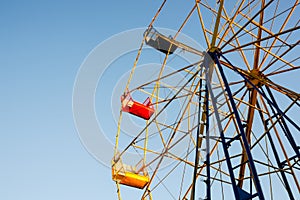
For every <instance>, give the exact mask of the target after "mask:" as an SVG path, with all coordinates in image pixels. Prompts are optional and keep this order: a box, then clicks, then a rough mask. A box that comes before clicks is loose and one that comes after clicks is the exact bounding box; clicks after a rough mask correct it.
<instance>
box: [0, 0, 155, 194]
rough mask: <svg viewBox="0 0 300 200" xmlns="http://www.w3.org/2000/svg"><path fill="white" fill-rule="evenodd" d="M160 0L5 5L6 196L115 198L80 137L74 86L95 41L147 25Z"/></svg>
mask: <svg viewBox="0 0 300 200" xmlns="http://www.w3.org/2000/svg"><path fill="white" fill-rule="evenodd" d="M159 3H160V2H151V1H138V0H135V1H130V2H128V1H99V0H97V1H95V0H90V1H79V0H77V1H70V0H62V1H56V0H54V1H45V0H44V1H34V0H29V1H16V0H11V1H6V0H4V1H1V2H0V26H1V31H0V66H1V67H0V71H1V72H0V77H1V78H0V80H1V85H0V91H1V98H0V104H1V106H0V108H1V115H0V121H1V123H0V124H1V125H0V159H1V161H0V162H1V165H0V199H5V200H17V199H24V200H26V199H30V200H35V199H36V200H40V199H44V200H47V199H49V200H50V199H51V200H53V199H56V200H65V199H73V200H76V199H90V200H92V199H115V198H116V192H115V185H114V183H113V182H112V181H111V175H110V173H111V171H110V169H108V168H106V167H103V166H102V165H101V164H100V163H98V162H97V161H96V160H95V159H94V158H93V157H92V156H91V155H90V154H89V153H88V152H87V151H86V150H85V148H84V147H83V145H82V144H81V142H80V139H79V137H78V135H77V132H76V128H75V125H74V122H73V116H72V91H73V84H74V81H75V78H76V74H77V71H78V70H79V67H80V65H81V63H82V62H83V60H84V58H85V57H86V56H87V55H88V54H89V52H90V51H91V50H92V49H93V48H94V47H95V46H96V45H98V44H99V43H100V42H101V41H103V40H105V39H106V38H108V37H110V36H111V35H113V34H116V33H118V32H121V31H124V30H127V29H131V28H135V27H140V26H145V25H146V24H148V23H149V20H150V19H151V18H152V15H153V13H154V12H155V10H156V9H157V7H158V4H159Z"/></svg>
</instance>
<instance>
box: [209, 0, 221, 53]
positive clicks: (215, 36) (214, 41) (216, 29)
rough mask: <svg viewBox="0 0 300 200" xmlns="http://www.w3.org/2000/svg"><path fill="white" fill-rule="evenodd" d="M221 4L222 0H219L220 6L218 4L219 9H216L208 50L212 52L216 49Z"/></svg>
mask: <svg viewBox="0 0 300 200" xmlns="http://www.w3.org/2000/svg"><path fill="white" fill-rule="evenodd" d="M223 6H224V0H220V6H219V10H218V15H217V18H216V23H215V28H214V34H213V37H212V39H211V44H210V50H209V51H210V52H214V51H215V50H216V40H217V37H218V30H219V26H220V19H221V15H222V10H223Z"/></svg>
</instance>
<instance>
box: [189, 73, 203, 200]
mask: <svg viewBox="0 0 300 200" xmlns="http://www.w3.org/2000/svg"><path fill="white" fill-rule="evenodd" d="M201 88H202V79H200V83H199V98H198V119H197V120H198V126H197V134H196V150H195V166H194V173H193V187H192V191H191V200H195V193H196V181H197V171H198V164H199V148H200V147H201V141H200V132H201V130H200V129H201V128H200V126H201V114H200V113H201ZM202 117H203V115H202Z"/></svg>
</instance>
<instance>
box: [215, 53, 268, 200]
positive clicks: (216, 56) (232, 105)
mask: <svg viewBox="0 0 300 200" xmlns="http://www.w3.org/2000/svg"><path fill="white" fill-rule="evenodd" d="M213 59H214V60H215V62H216V64H217V66H218V69H219V72H220V75H221V77H222V80H223V82H224V85H225V90H226V92H227V94H228V98H229V101H230V104H231V107H232V110H233V112H234V114H235V118H236V122H237V124H238V127H239V131H240V135H241V138H242V141H243V144H244V148H245V151H246V153H247V157H248V161H249V165H250V169H251V172H252V175H253V180H254V184H255V187H256V191H257V194H258V196H259V199H260V200H264V199H265V198H264V195H263V191H262V188H261V185H260V182H259V178H258V174H257V171H256V168H255V165H254V161H253V157H252V154H251V151H250V147H249V144H248V141H247V137H246V134H245V131H244V129H243V125H242V122H241V119H240V116H239V113H238V110H237V108H236V105H235V102H234V99H233V95H232V93H231V90H230V87H229V84H228V82H227V79H226V76H225V73H224V71H223V68H222V66H221V64H220V61H219V58H218V55H217V52H215V53H214V54H213Z"/></svg>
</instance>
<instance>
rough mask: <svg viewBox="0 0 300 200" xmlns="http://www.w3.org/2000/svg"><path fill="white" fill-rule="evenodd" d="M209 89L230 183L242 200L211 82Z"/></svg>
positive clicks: (236, 195) (236, 196) (238, 197)
mask: <svg viewBox="0 0 300 200" xmlns="http://www.w3.org/2000/svg"><path fill="white" fill-rule="evenodd" d="M214 54H215V53H214V52H213V53H212V52H208V55H210V56H211V58H214ZM207 89H208V91H209V94H210V98H211V102H212V106H213V109H214V111H215V118H216V121H217V127H218V129H219V133H220V138H221V142H222V147H223V151H224V155H225V159H226V164H227V167H228V171H229V175H230V181H231V185H232V189H233V193H234V197H235V199H236V200H239V199H240V196H239V191H238V187H237V185H236V182H235V177H234V173H233V168H232V164H231V161H230V155H229V152H228V149H227V144H226V139H225V136H224V130H223V128H222V124H221V119H220V116H219V114H218V112H217V110H218V106H217V103H216V102H217V99H216V98H215V95H214V93H213V91H212V87H211V82H210V81H209V82H208V84H207Z"/></svg>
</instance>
